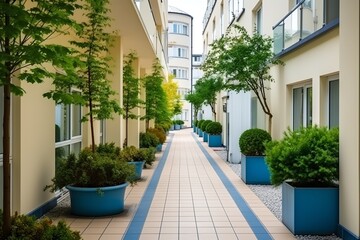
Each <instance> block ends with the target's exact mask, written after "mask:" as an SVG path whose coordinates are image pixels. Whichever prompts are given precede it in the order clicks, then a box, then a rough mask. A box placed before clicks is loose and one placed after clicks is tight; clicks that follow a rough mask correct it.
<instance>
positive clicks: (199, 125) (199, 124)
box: [197, 119, 205, 129]
mask: <svg viewBox="0 0 360 240" xmlns="http://www.w3.org/2000/svg"><path fill="white" fill-rule="evenodd" d="M204 121H205V120H204V119H201V120H199V121H198V124H197V127H198V128H200V129H201V125H202V123H203V122H204Z"/></svg>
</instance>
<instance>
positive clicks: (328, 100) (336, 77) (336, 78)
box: [326, 75, 340, 128]
mask: <svg viewBox="0 0 360 240" xmlns="http://www.w3.org/2000/svg"><path fill="white" fill-rule="evenodd" d="M335 81H338V84H339V85H338V114H337V115H338V118H339V116H340V114H339V110H340V105H339V101H340V99H339V97H340V95H339V94H340V78H339V75H333V76H329V77H327V79H326V93H327V96H326V124H327V126H328V127H329V128H333V127H339V122H338V126H330V123H331V115H330V114H331V112H330V110H331V109H330V108H331V93H330V83H331V82H335ZM338 121H339V119H338Z"/></svg>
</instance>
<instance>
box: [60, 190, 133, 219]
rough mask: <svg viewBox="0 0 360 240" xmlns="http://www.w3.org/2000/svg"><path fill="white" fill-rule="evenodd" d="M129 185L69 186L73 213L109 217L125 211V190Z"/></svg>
mask: <svg viewBox="0 0 360 240" xmlns="http://www.w3.org/2000/svg"><path fill="white" fill-rule="evenodd" d="M128 185H129V184H128V183H124V184H121V185H117V186H111V187H101V188H85V187H74V186H67V187H66V188H67V189H68V190H69V192H70V199H71V213H72V214H74V215H78V216H94V217H96V216H107V215H114V214H118V213H120V212H122V211H123V210H124V196H125V189H126V187H127V186H128Z"/></svg>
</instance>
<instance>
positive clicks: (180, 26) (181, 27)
mask: <svg viewBox="0 0 360 240" xmlns="http://www.w3.org/2000/svg"><path fill="white" fill-rule="evenodd" d="M169 32H170V33H175V34H183V35H189V25H188V24H186V23H180V22H170V23H169Z"/></svg>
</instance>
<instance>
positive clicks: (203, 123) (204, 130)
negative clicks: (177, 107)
mask: <svg viewBox="0 0 360 240" xmlns="http://www.w3.org/2000/svg"><path fill="white" fill-rule="evenodd" d="M211 122H212V121H211V120H205V121H203V122H202V124H201V131H203V132H206V127H207V126H208V125H209V123H211Z"/></svg>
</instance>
